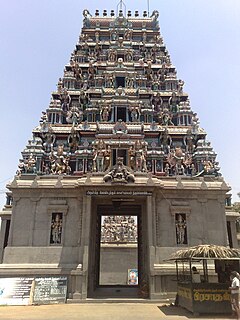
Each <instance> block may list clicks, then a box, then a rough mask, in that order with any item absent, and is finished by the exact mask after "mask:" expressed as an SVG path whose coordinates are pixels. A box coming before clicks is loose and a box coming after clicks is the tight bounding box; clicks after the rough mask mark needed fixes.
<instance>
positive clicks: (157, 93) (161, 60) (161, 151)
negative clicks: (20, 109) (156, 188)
mask: <svg viewBox="0 0 240 320" xmlns="http://www.w3.org/2000/svg"><path fill="white" fill-rule="evenodd" d="M138 15H139V14H138V13H137V14H135V18H132V17H131V14H130V13H128V15H127V17H124V14H123V12H121V10H120V11H119V12H118V14H117V15H116V16H115V13H114V12H113V11H112V12H111V19H109V17H108V19H107V20H106V19H105V18H106V16H107V13H106V12H105V13H104V16H103V17H99V12H96V14H95V17H94V16H93V15H92V14H91V13H90V12H89V11H88V10H87V9H85V10H84V12H83V17H84V18H83V28H82V32H81V35H80V37H79V42H78V44H77V45H76V49H75V50H74V52H73V53H72V55H71V58H70V62H69V64H67V65H66V66H65V69H64V75H63V77H62V78H60V79H59V81H58V84H57V90H56V91H54V92H53V93H52V98H51V101H50V104H49V107H48V108H47V110H46V112H43V114H42V117H41V120H40V125H39V126H38V127H37V128H36V129H35V130H34V131H33V139H32V140H31V141H30V142H29V144H28V145H27V147H26V149H25V150H24V151H23V152H22V154H23V159H21V160H20V163H19V166H18V171H17V174H18V175H21V174H41V175H49V174H53V175H61V174H64V175H71V174H75V175H77V174H86V173H87V172H92V173H102V175H103V179H104V181H106V182H112V183H114V182H124V181H125V182H134V180H135V178H134V174H135V173H136V172H142V173H147V172H151V173H152V174H156V175H162V176H176V175H184V176H199V175H206V174H207V175H215V176H217V175H219V165H218V163H217V162H216V154H215V152H214V151H213V149H212V147H211V145H210V144H209V143H208V142H207V141H206V133H205V132H204V131H203V130H202V129H200V128H199V121H198V118H197V115H196V113H194V112H193V111H192V110H191V107H190V102H189V99H188V95H187V94H186V93H184V90H183V86H184V81H182V80H181V79H178V78H177V72H176V70H175V67H174V66H173V65H172V63H171V60H170V56H169V53H168V51H167V49H166V46H165V45H164V42H163V39H162V36H161V34H160V32H159V26H158V15H159V14H158V12H157V11H154V12H153V13H152V15H151V16H150V17H147V15H146V14H145V13H144V15H143V17H142V18H141V17H138ZM106 21H108V22H107V23H109V25H108V28H107V29H106ZM96 23H97V25H96ZM136 26H137V27H136ZM96 27H97V28H96ZM122 153H124V154H123V155H122ZM119 158H122V160H121V161H122V163H121V164H119Z"/></svg>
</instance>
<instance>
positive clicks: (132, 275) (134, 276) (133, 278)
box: [128, 269, 138, 286]
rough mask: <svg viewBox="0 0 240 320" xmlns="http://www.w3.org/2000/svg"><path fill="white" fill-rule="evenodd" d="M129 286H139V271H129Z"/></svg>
mask: <svg viewBox="0 0 240 320" xmlns="http://www.w3.org/2000/svg"><path fill="white" fill-rule="evenodd" d="M128 284H129V285H130V286H136V285H138V270H137V269H128Z"/></svg>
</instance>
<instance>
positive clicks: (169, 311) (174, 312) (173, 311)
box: [158, 305, 233, 319]
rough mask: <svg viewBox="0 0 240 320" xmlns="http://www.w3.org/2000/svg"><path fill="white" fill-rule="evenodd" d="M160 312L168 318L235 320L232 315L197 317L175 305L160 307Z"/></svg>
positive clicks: (202, 315) (201, 315) (204, 315)
mask: <svg viewBox="0 0 240 320" xmlns="http://www.w3.org/2000/svg"><path fill="white" fill-rule="evenodd" d="M158 308H159V310H160V311H161V312H162V313H164V314H165V315H166V316H180V317H181V316H182V317H186V318H187V319H196V318H198V319H233V318H232V317H231V315H230V314H224V315H223V314H200V315H195V314H193V313H192V312H190V311H188V310H186V309H184V308H181V307H176V306H174V305H163V306H158Z"/></svg>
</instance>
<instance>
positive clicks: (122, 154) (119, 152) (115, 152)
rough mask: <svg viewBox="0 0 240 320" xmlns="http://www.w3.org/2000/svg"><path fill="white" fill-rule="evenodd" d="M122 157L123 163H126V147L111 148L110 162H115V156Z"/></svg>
mask: <svg viewBox="0 0 240 320" xmlns="http://www.w3.org/2000/svg"><path fill="white" fill-rule="evenodd" d="M119 157H121V158H123V164H124V165H125V166H126V165H127V150H126V149H113V153H112V161H113V162H112V164H113V165H115V164H117V158H119Z"/></svg>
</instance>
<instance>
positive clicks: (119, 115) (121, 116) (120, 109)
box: [117, 107, 127, 122]
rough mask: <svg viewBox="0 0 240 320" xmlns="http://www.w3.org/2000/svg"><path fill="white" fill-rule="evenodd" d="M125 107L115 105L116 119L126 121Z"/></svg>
mask: <svg viewBox="0 0 240 320" xmlns="http://www.w3.org/2000/svg"><path fill="white" fill-rule="evenodd" d="M126 119H127V117H126V108H125V107H117V121H119V120H122V121H124V122H126Z"/></svg>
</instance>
